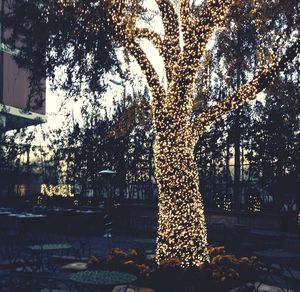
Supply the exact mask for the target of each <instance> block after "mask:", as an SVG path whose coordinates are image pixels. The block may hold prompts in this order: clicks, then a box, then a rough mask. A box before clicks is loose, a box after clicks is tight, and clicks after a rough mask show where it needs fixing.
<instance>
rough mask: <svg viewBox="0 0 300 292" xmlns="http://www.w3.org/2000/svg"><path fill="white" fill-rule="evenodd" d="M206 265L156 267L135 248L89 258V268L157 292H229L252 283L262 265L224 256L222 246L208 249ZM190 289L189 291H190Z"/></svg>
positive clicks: (254, 260)
mask: <svg viewBox="0 0 300 292" xmlns="http://www.w3.org/2000/svg"><path fill="white" fill-rule="evenodd" d="M209 254H210V259H211V260H210V262H209V263H203V264H202V265H201V266H200V267H191V268H188V269H183V268H182V267H180V262H179V260H177V259H173V260H169V261H165V262H163V263H162V264H161V265H160V266H157V265H156V263H155V261H154V260H151V259H147V257H146V255H145V254H144V253H143V252H141V251H139V250H136V249H129V250H128V251H127V252H125V251H124V250H121V249H119V248H114V249H112V250H110V252H109V253H108V255H107V256H106V257H105V258H99V257H96V256H93V257H91V258H90V259H89V262H88V267H89V269H101V270H102V269H103V270H104V269H105V270H117V271H123V272H128V273H131V274H134V275H136V276H137V277H138V280H137V284H138V285H141V286H147V287H151V288H153V289H154V290H155V291H158V292H174V291H195V292H196V291H201V292H203V291H216V292H218V291H229V290H230V289H232V288H234V287H238V286H241V285H243V284H244V283H247V282H255V281H256V280H257V279H258V276H259V274H260V273H261V272H262V271H265V266H264V264H262V263H261V262H260V261H258V259H257V258H256V257H241V258H237V257H235V256H234V255H227V254H226V252H225V249H224V247H222V246H221V247H209ZM192 289H193V290H192Z"/></svg>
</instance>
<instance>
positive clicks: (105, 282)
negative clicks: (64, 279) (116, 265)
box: [69, 270, 137, 291]
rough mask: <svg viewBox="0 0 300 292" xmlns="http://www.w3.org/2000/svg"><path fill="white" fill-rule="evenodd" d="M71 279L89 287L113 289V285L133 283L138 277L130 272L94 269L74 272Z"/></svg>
mask: <svg viewBox="0 0 300 292" xmlns="http://www.w3.org/2000/svg"><path fill="white" fill-rule="evenodd" d="M69 279H70V280H71V281H73V282H75V283H78V284H81V285H83V286H87V287H89V286H90V287H99V288H104V289H112V287H114V286H116V285H121V284H130V283H133V282H134V281H136V279H137V277H136V276H135V275H132V274H129V273H123V272H117V271H99V270H93V271H83V272H77V273H73V274H71V275H70V277H69ZM109 291H111V290H109Z"/></svg>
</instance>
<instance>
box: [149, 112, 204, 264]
mask: <svg viewBox="0 0 300 292" xmlns="http://www.w3.org/2000/svg"><path fill="white" fill-rule="evenodd" d="M176 110H177V113H176V117H174V115H168V114H165V115H164V118H165V119H166V121H165V122H164V124H165V125H166V127H164V129H160V130H159V131H157V133H156V137H155V145H154V161H155V177H156V182H157V185H158V191H159V226H158V237H157V249H156V260H157V263H158V264H161V263H162V262H163V261H165V260H172V259H178V260H179V261H180V263H181V266H183V267H188V266H199V265H200V264H201V263H203V262H204V261H207V260H208V252H207V232H206V225H205V217H204V211H203V203H202V198H201V195H200V192H199V178H198V169H197V165H196V162H195V157H194V146H195V141H193V140H194V139H193V135H192V132H191V126H190V125H189V122H188V119H187V118H184V117H181V115H180V113H179V114H178V108H177V109H176ZM175 119H176V121H175ZM178 119H179V120H180V122H179V123H178Z"/></svg>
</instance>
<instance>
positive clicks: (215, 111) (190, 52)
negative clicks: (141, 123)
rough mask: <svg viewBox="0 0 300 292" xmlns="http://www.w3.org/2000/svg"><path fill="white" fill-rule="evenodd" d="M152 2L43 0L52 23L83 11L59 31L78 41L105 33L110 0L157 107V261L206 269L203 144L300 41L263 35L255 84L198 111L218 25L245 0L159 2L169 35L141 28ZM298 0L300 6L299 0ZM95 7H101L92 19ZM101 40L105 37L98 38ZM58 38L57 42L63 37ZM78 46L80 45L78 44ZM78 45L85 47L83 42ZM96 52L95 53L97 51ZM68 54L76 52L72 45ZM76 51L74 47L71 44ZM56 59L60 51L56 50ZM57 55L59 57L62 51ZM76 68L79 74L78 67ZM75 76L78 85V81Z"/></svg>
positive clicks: (118, 41)
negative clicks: (159, 63)
mask: <svg viewBox="0 0 300 292" xmlns="http://www.w3.org/2000/svg"><path fill="white" fill-rule="evenodd" d="M145 2H146V1H139V0H107V1H71V0H69V1H67V0H65V1H64V0H61V1H46V0H45V1H38V3H40V6H41V7H43V9H44V13H43V16H44V17H45V19H46V20H48V21H49V20H53V18H54V19H55V17H61V16H64V13H65V12H66V11H68V13H67V14H65V16H67V17H69V18H70V19H73V18H74V17H73V16H72V15H71V14H70V11H72V13H75V14H74V15H76V17H77V22H76V23H75V24H74V23H73V22H72V21H70V23H71V24H72V26H75V27H76V28H78V26H79V24H80V25H81V27H80V28H79V29H77V30H74V29H73V27H72V28H65V27H64V28H62V29H61V30H57V31H56V32H55V33H56V34H57V35H58V37H57V38H56V39H58V40H59V41H61V40H63V38H62V36H64V33H65V31H67V32H68V33H67V34H66V35H67V36H68V38H70V39H75V41H76V42H75V44H79V45H81V43H80V42H82V43H83V44H86V39H87V40H89V41H90V40H91V39H90V38H89V36H90V35H94V37H95V36H96V37H97V36H98V35H97V33H99V32H101V31H102V29H103V28H106V26H105V25H103V23H99V19H98V18H97V7H99V6H101V4H100V3H107V9H108V10H107V11H108V14H107V18H108V20H109V25H110V26H111V27H110V28H111V31H110V36H111V38H112V40H113V41H114V44H115V45H116V46H119V45H120V46H122V47H123V49H124V50H125V51H126V52H129V53H130V54H131V55H132V56H133V57H134V58H135V60H136V61H137V62H138V64H139V65H140V67H141V69H142V71H143V73H144V75H145V77H146V79H147V82H148V86H149V88H150V92H151V101H150V110H151V117H152V123H153V127H154V131H155V144H154V162H155V177H156V181H157V185H158V190H159V227H158V237H157V249H156V261H157V263H158V264H161V263H162V261H164V260H168V259H173V258H178V259H179V260H180V262H181V265H182V266H183V267H187V266H192V265H196V266H199V265H200V264H201V263H203V262H204V261H206V260H209V259H208V252H207V234H206V226H205V218H204V211H203V204H202V199H201V195H200V193H199V181H198V171H197V166H196V163H195V160H194V147H195V144H196V142H197V140H198V139H199V137H201V135H202V134H203V133H204V131H205V130H206V129H207V128H208V127H210V125H211V124H212V123H213V122H215V121H217V120H220V119H221V118H222V116H223V115H226V114H228V113H230V112H231V111H233V110H235V109H237V108H239V107H241V106H242V105H243V104H245V103H247V102H249V101H251V100H253V99H255V98H256V95H257V94H258V93H259V92H260V91H262V90H263V89H264V88H265V87H266V86H267V85H268V84H269V83H270V82H272V80H273V78H274V76H275V75H276V74H278V73H279V72H280V71H282V70H283V69H284V68H285V67H286V66H287V64H289V63H290V62H291V61H292V60H293V59H294V58H295V56H297V54H298V53H299V47H300V41H299V39H297V40H296V41H295V42H294V43H287V44H283V45H282V42H281V41H282V39H283V37H282V38H281V37H280V38H279V39H276V40H275V42H274V47H273V50H272V48H269V49H270V50H269V49H267V50H266V51H265V50H263V48H262V47H261V46H260V44H263V39H261V38H259V41H258V43H259V46H258V49H257V53H258V54H260V55H261V58H260V61H259V68H258V70H257V71H256V73H255V74H254V75H253V76H252V77H251V76H249V79H250V81H248V83H245V84H244V85H242V86H240V87H239V88H238V90H237V91H236V92H231V93H229V95H228V96H226V97H225V98H224V99H222V100H221V101H219V102H217V103H215V104H213V105H211V106H210V107H208V108H206V109H205V110H202V111H200V113H199V114H198V115H194V113H193V102H194V100H193V89H194V83H195V78H196V75H197V72H198V70H199V69H200V67H201V64H203V62H205V54H206V52H207V46H208V45H209V44H210V41H211V39H212V38H213V36H215V33H216V31H217V30H218V29H220V28H221V27H222V26H224V25H229V20H230V16H231V13H232V11H234V9H235V6H236V5H238V4H239V2H240V1H235V0H206V1H202V2H201V3H202V4H201V5H200V6H199V5H198V6H196V5H195V3H194V2H195V1H190V0H178V1H175V0H174V1H173V0H155V3H156V7H157V10H158V11H159V13H160V17H161V20H162V24H163V30H164V31H163V34H160V33H158V32H155V31H154V30H151V29H149V28H140V27H139V24H140V22H139V14H140V13H141V12H143V9H145V8H146V5H145V6H144V4H145ZM250 2H251V5H252V6H251V9H250V13H257V19H260V18H259V13H260V12H261V9H260V8H261V6H264V8H266V7H267V6H268V5H269V6H270V5H271V4H272V3H273V1H255V0H254V1H250ZM41 3H42V4H44V5H41ZM274 3H275V2H274ZM274 3H273V4H274ZM290 3H291V4H292V3H296V4H295V5H297V1H290ZM263 4H264V5H263ZM293 5H294V4H293ZM91 11H95V13H94V14H92V17H91ZM63 19H64V18H63ZM67 19H68V18H67ZM78 23H79V24H78ZM260 25H261V23H258V24H257V26H258V28H259V27H260ZM71 29H72V31H71ZM258 31H259V30H258ZM259 36H260V35H259ZM51 37H52V38H50V40H51V41H52V40H55V37H53V33H52V35H51ZM104 37H106V35H104ZM141 39H147V40H148V41H150V42H151V43H152V44H153V45H154V46H155V47H156V49H157V50H158V51H159V53H160V55H161V56H162V57H163V60H164V65H165V75H166V83H167V84H162V82H160V79H159V76H158V74H157V72H156V71H155V69H154V67H153V66H152V64H151V62H150V60H149V59H148V56H147V54H146V53H145V52H144V51H143V49H142V47H141V44H140V40H141ZM68 40H69V39H68ZM94 41H99V40H98V39H95V38H94ZM52 43H53V44H54V45H55V42H52ZM61 43H62V44H63V41H61ZM61 43H60V44H61ZM71 44H72V45H73V46H74V43H73V42H71ZM88 45H90V42H89V43H88ZM281 47H282V50H280V48H281ZM72 48H73V49H74V51H75V52H77V47H76V46H75V47H72ZM51 49H52V50H53V48H51ZM88 49H89V51H88V52H90V51H91V48H90V47H88ZM59 52H60V53H62V51H59ZM63 52H66V53H68V50H65V51H63ZM69 52H72V51H71V50H70V49H69ZM93 52H94V51H93ZM48 56H49V57H51V56H52V55H51V51H50V53H49V55H48ZM54 56H55V57H56V58H59V56H57V54H56V55H54ZM91 56H92V57H95V56H97V55H95V54H92V55H91ZM75 57H76V55H75ZM81 57H83V56H81ZM84 57H85V58H86V60H85V59H84V58H82V60H81V62H86V63H87V68H89V67H91V68H93V66H92V65H93V63H92V62H93V60H95V58H92V59H91V60H90V59H89V58H88V57H87V55H84ZM265 57H266V58H265ZM52 58H53V56H52ZM64 65H67V64H64ZM75 65H77V63H75ZM68 68H69V69H70V71H71V72H72V67H68ZM73 70H75V69H74V67H73ZM76 72H78V71H76ZM86 72H87V73H89V74H90V75H89V76H91V75H93V74H92V73H93V70H90V71H89V70H86ZM96 72H97V73H98V72H99V71H96ZM72 76H73V75H72ZM72 76H71V77H72ZM96 76H97V75H96ZM94 79H95V78H94ZM69 81H71V83H72V78H70V80H69ZM200 103H201V101H200Z"/></svg>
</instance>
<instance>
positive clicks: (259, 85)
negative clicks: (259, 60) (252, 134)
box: [194, 39, 300, 135]
mask: <svg viewBox="0 0 300 292" xmlns="http://www.w3.org/2000/svg"><path fill="white" fill-rule="evenodd" d="M299 53H300V40H299V39H298V40H297V41H296V42H295V43H294V44H293V45H292V46H291V47H289V48H288V49H287V50H286V53H285V54H284V56H282V57H281V58H280V59H279V58H278V59H277V61H276V62H274V63H272V64H270V66H269V68H263V69H261V70H258V72H257V73H256V74H255V75H254V77H253V79H252V80H251V81H250V82H249V83H247V84H245V85H243V86H242V87H241V88H240V89H239V90H238V91H237V92H235V93H234V94H231V95H229V96H227V97H226V98H225V99H224V100H222V101H221V102H219V103H218V104H216V105H215V106H212V107H210V108H209V109H208V110H207V111H206V112H203V113H201V114H200V115H198V116H197V117H196V119H195V121H194V130H195V133H197V134H198V135H200V134H201V133H203V132H204V131H205V128H207V127H209V126H210V125H211V124H212V123H214V122H215V121H218V120H220V119H221V117H222V116H223V115H226V114H229V113H230V112H232V111H233V110H235V109H237V108H239V107H241V106H242V105H244V104H246V103H248V102H249V101H251V100H254V99H255V98H256V96H257V94H258V93H259V92H260V91H262V90H263V89H265V88H266V87H267V86H268V85H269V84H270V83H272V81H273V80H274V77H275V76H277V75H278V73H279V72H281V71H283V70H284V69H285V68H286V66H287V64H288V63H290V62H291V61H292V60H293V59H294V58H295V57H296V56H297V55H298V54H299Z"/></svg>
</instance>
